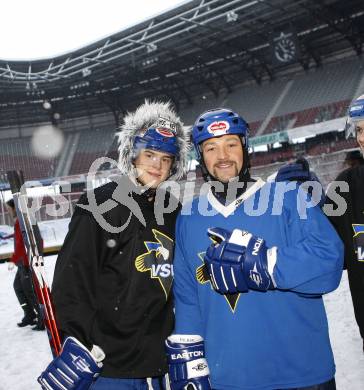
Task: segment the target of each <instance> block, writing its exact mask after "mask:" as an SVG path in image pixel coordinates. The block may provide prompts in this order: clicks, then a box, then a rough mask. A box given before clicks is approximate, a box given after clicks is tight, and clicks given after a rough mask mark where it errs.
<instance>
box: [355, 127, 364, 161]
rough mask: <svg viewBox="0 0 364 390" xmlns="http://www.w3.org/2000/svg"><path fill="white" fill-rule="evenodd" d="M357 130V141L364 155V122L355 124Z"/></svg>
mask: <svg viewBox="0 0 364 390" xmlns="http://www.w3.org/2000/svg"><path fill="white" fill-rule="evenodd" d="M355 128H356V140H357V141H358V144H359V147H360V149H361V151H362V153H363V154H364V120H362V121H359V122H357V123H356V124H355Z"/></svg>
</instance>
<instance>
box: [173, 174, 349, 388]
mask: <svg viewBox="0 0 364 390" xmlns="http://www.w3.org/2000/svg"><path fill="white" fill-rule="evenodd" d="M284 185H286V183H264V182H262V181H259V180H258V181H257V182H256V183H255V184H254V185H252V186H251V187H250V188H249V189H248V191H246V192H245V193H244V194H243V195H241V196H240V197H239V198H238V199H237V200H236V201H235V202H233V203H232V204H230V205H228V206H223V205H221V203H219V201H218V200H217V199H216V198H215V197H214V195H213V194H212V192H211V191H210V192H209V193H208V194H207V196H203V197H199V198H196V199H195V200H194V201H193V202H192V203H191V204H189V205H186V207H185V208H184V209H183V210H182V211H181V214H180V216H179V217H178V221H177V226H176V250H175V258H174V273H175V282H174V283H175V284H174V293H175V308H176V312H175V314H176V325H175V332H174V333H177V334H198V335H201V336H202V337H204V339H205V348H206V356H207V361H208V364H209V367H210V372H211V382H212V387H213V389H216V390H229V389H231V390H237V389H239V390H242V389H244V390H248V389H249V390H250V389H251V390H253V389H254V390H268V389H269V390H271V389H286V388H296V387H304V386H310V385H313V384H319V383H322V382H325V381H328V380H330V379H331V378H332V377H333V376H334V374H335V364H334V359H333V355H332V350H331V346H330V340H329V334H328V325H327V318H326V313H325V308H324V305H323V300H322V294H324V293H327V292H330V291H332V290H334V289H335V288H336V287H337V286H338V284H339V282H340V279H341V273H342V265H343V245H342V242H341V240H340V239H339V237H338V235H337V234H336V232H335V230H334V229H333V228H332V226H331V224H330V222H329V221H328V220H327V218H326V217H325V215H324V214H323V213H322V211H321V209H320V208H318V207H310V206H308V208H307V207H306V206H307V203H305V201H306V200H305V197H306V194H303V192H302V191H298V190H297V189H296V188H295V189H291V190H290V191H288V192H286V193H285V194H284V196H283V198H282V196H281V195H278V196H277V193H280V192H282V191H279V188H278V186H280V188H282V186H284ZM291 188H292V187H291ZM305 205H306V206H305ZM209 227H221V228H225V229H229V230H233V229H235V228H238V229H243V230H247V231H249V232H250V233H252V234H254V235H256V236H259V237H262V238H264V239H265V240H266V243H267V246H268V247H273V246H276V247H277V248H278V250H277V262H276V264H275V267H274V271H273V277H274V279H275V282H276V284H277V289H274V290H269V291H268V292H261V291H253V290H250V291H249V292H248V293H242V294H231V295H221V294H219V293H217V292H216V291H214V290H213V289H212V286H211V283H210V281H209V276H208V273H207V272H206V271H205V269H204V263H203V257H204V253H205V251H206V248H207V247H208V246H209V245H210V244H211V240H210V239H209V238H208V235H207V228H209Z"/></svg>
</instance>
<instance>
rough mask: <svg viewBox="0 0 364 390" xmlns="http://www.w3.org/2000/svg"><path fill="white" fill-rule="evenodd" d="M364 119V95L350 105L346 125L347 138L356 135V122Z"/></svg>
mask: <svg viewBox="0 0 364 390" xmlns="http://www.w3.org/2000/svg"><path fill="white" fill-rule="evenodd" d="M359 121H364V95H361V96H359V97H358V98H357V99H356V100H354V101H353V102H352V103H351V104H350V106H349V112H348V118H347V120H346V125H345V135H346V137H347V138H349V137H350V136H353V137H355V136H356V123H357V122H359Z"/></svg>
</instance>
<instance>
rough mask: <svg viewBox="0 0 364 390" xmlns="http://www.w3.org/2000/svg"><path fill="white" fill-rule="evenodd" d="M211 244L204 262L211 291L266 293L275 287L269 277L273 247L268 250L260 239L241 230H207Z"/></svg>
mask: <svg viewBox="0 0 364 390" xmlns="http://www.w3.org/2000/svg"><path fill="white" fill-rule="evenodd" d="M207 233H208V235H209V237H210V238H211V239H212V240H213V241H214V243H213V244H211V245H210V246H209V247H208V248H207V251H206V254H205V257H204V260H205V264H206V267H207V271H208V273H209V275H210V278H211V283H212V286H213V287H214V289H215V290H216V291H217V292H219V293H221V294H234V293H238V292H247V291H248V290H249V289H253V290H260V291H267V290H268V289H270V288H274V287H275V283H274V280H273V277H272V274H273V268H274V265H275V263H276V257H277V256H276V248H275V247H273V248H271V249H267V247H266V245H265V241H264V240H263V239H262V238H259V237H256V236H253V235H252V234H250V233H249V232H246V231H244V230H240V229H235V230H233V232H232V233H231V232H230V231H228V230H226V229H222V228H209V229H208V230H207Z"/></svg>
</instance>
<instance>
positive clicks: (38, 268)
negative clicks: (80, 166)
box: [7, 171, 61, 357]
mask: <svg viewBox="0 0 364 390" xmlns="http://www.w3.org/2000/svg"><path fill="white" fill-rule="evenodd" d="M7 177H8V181H9V184H10V188H11V192H12V194H13V199H14V204H15V209H16V214H17V217H18V221H19V225H20V229H21V232H22V236H23V240H24V244H25V246H26V249H27V253H28V258H29V264H30V270H31V274H32V281H33V287H34V291H35V294H36V297H37V301H38V304H39V307H40V315H41V316H42V319H43V322H44V325H45V327H46V329H47V333H48V339H49V344H50V347H51V350H52V354H53V356H54V357H55V356H58V355H59V353H60V351H61V341H60V336H59V332H58V328H57V324H56V319H55V313H54V306H53V302H52V297H51V293H50V290H49V287H48V284H47V281H46V274H45V269H44V260H43V244H42V237H41V234H40V231H39V227H38V225H37V222H36V220H35V217H34V215H33V214H32V213H31V212H30V210H29V208H28V198H27V194H26V190H25V188H24V186H23V184H24V179H23V177H22V172H21V171H20V172H17V171H8V172H7Z"/></svg>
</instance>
